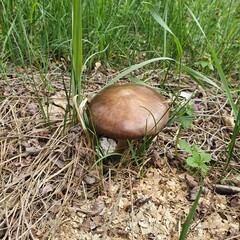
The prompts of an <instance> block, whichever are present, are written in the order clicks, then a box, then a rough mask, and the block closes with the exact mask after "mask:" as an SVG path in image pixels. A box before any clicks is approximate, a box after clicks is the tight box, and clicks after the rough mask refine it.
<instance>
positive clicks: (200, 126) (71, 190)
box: [0, 73, 240, 239]
mask: <svg viewBox="0 0 240 240" xmlns="http://www.w3.org/2000/svg"><path fill="white" fill-rule="evenodd" d="M50 75H51V74H50ZM36 76H37V74H36ZM48 77H49V79H51V76H48ZM52 77H53V76H52ZM54 77H56V76H54ZM59 78H61V77H59ZM96 78H97V81H96ZM139 78H141V76H139ZM149 78H150V80H151V83H152V84H153V85H154V84H157V82H158V81H159V79H156V78H158V76H157V75H156V74H150V75H149ZM104 79H105V76H103V74H101V73H98V74H97V75H95V76H92V78H91V79H90V80H89V86H88V89H89V91H91V92H92V91H95V90H97V89H99V88H101V86H102V85H103V84H104V82H105V81H106V79H105V80H104ZM2 80H3V79H0V97H1V98H0V178H1V179H0V206H1V208H0V238H1V239H50V238H53V239H70V238H71V239H92V238H93V237H94V239H103V238H102V236H105V237H104V239H115V238H114V237H118V239H137V238H138V239H158V238H157V237H161V239H177V236H179V231H180V229H181V224H182V223H183V221H184V219H185V218H186V214H187V212H188V210H189V208H190V206H191V204H192V202H191V201H189V200H188V197H187V195H188V192H189V189H191V186H190V184H189V182H188V181H187V180H186V177H187V176H188V175H187V174H186V169H185V167H184V162H185V159H186V155H185V153H183V152H179V154H178V155H175V152H174V147H175V146H174V144H175V138H176V132H177V129H178V126H179V125H178V123H174V124H172V125H171V126H169V127H167V128H166V129H164V131H163V133H162V134H161V135H160V136H159V137H158V139H157V141H156V142H154V143H153V144H152V146H151V148H150V150H149V151H148V153H147V156H146V157H145V158H144V159H145V160H144V161H146V166H145V170H146V172H145V176H144V177H143V179H140V178H139V169H137V168H136V166H134V164H130V165H128V166H126V168H124V165H121V166H120V167H118V168H117V167H111V166H106V169H105V167H104V169H100V170H99V171H98V170H97V169H92V167H91V166H92V165H93V163H94V161H95V160H94V154H93V151H92V150H91V149H90V148H89V147H88V145H87V140H86V138H85V136H84V134H83V133H82V130H81V128H80V127H79V125H75V126H72V127H71V124H70V122H68V124H67V127H66V128H64V121H63V113H62V112H61V111H58V110H57V109H59V105H61V104H60V103H59V102H58V104H57V105H58V107H57V108H53V109H52V110H51V114H52V118H51V128H49V126H48V125H47V124H46V123H45V122H44V121H43V119H42V115H41V113H40V109H39V105H38V104H37V101H36V98H35V95H34V91H33V90H32V88H31V86H29V85H28V84H27V83H26V82H25V86H24V87H23V81H22V76H14V75H12V74H9V75H8V80H9V81H2ZM10 80H11V81H10ZM65 80H66V81H68V80H69V79H68V77H65ZM123 81H125V80H123ZM189 81H190V80H187V79H186V77H184V79H183V81H182V84H181V86H180V87H181V91H189V92H192V89H194V88H195V86H193V85H192V84H190V82H189ZM60 82H61V81H60ZM41 85H42V83H39V85H38V86H39V87H41ZM59 86H61V84H59V82H56V85H55V86H54V87H55V90H56V92H58V93H59V91H61V90H62V89H61V88H62V87H59ZM168 86H169V87H168V88H169V89H168V90H169V92H171V91H173V89H175V88H176V89H177V84H175V83H174V81H173V80H169V85H168ZM51 95H55V96H56V93H52V94H51ZM40 98H41V101H42V103H43V104H44V102H46V101H49V99H50V96H48V98H46V96H45V95H44V94H42V93H41V92H40ZM53 101H54V100H53ZM194 103H196V104H197V103H198V104H200V105H201V109H200V110H199V112H198V113H199V116H198V117H196V119H195V120H194V128H193V129H189V130H186V131H183V132H182V135H181V136H182V139H185V140H189V142H195V143H196V144H197V145H198V146H200V147H201V148H202V149H204V150H206V151H207V152H209V153H211V155H212V159H213V161H212V162H213V163H216V167H215V168H214V169H213V171H212V172H211V174H210V175H209V176H208V178H206V180H205V186H206V187H207V188H208V189H209V191H210V193H208V194H206V195H205V196H203V198H202V203H200V206H199V210H198V212H197V216H196V218H195V219H194V224H193V227H192V229H191V233H190V238H189V239H199V236H200V235H201V234H202V235H201V236H202V237H203V238H204V239H227V237H229V239H234V238H230V237H233V236H237V234H239V233H238V231H239V229H237V228H239V214H240V213H239V205H236V206H237V207H236V206H234V205H233V200H232V199H234V197H235V200H234V201H236V198H237V197H238V198H237V199H238V200H237V201H239V195H236V196H230V197H228V196H219V195H217V194H215V193H214V191H213V189H214V185H215V184H216V183H219V181H220V180H221V179H223V180H222V182H221V183H224V184H229V185H236V186H237V185H238V184H239V183H240V180H239V173H240V166H239V151H240V145H239V139H238V141H237V142H236V148H235V155H234V156H235V157H234V158H233V159H232V161H231V162H230V165H229V168H228V172H227V174H225V175H224V176H225V178H222V177H221V174H222V172H221V170H222V167H223V165H224V159H225V157H224V154H223V153H224V150H225V148H226V146H227V144H228V142H229V141H230V137H231V129H229V127H228V126H226V122H225V121H224V118H223V115H222V114H223V113H224V114H225V116H226V117H231V116H230V113H231V111H230V106H229V104H228V103H227V101H226V99H224V96H222V95H219V94H218V93H217V92H211V93H208V92H206V91H205V90H203V89H201V88H198V91H197V93H196V95H195V97H194ZM54 114H55V115H54ZM163 146H164V147H163ZM130 166H131V167H130ZM102 171H104V173H105V172H106V174H105V175H103V176H101V177H100V176H99V174H100V173H101V172H102ZM86 176H87V178H86ZM121 182H122V183H121ZM139 199H140V200H139ZM141 199H142V200H141ZM144 199H145V201H144ZM139 201H140V204H139ZM141 201H142V202H141ZM238 204H239V202H238ZM91 207H92V208H91ZM93 209H95V210H93ZM211 218H215V219H217V221H219V224H220V222H221V221H222V222H221V230H219V229H217V228H216V227H215V226H212V227H211V226H210V225H209V227H207V226H208V224H210V219H211ZM74 219H75V220H74ZM149 221H150V222H149ZM151 221H152V222H151ZM153 221H154V222H153ZM148 224H149V225H148ZM159 224H160V225H161V226H162V227H161V228H160V230H159V229H158V228H157V226H158V225H159ZM164 226H165V227H164ZM148 227H150V229H152V231H153V230H154V229H155V230H154V231H155V232H153V233H152V234H153V235H150V234H149V233H148V232H147V231H146V228H148ZM217 232H219V234H218V235H216V236H217V238H216V237H214V234H217ZM73 234H75V235H73ZM199 234H200V235H199ZM141 236H142V238H141ZM219 236H222V238H218V237H219ZM236 239H237V238H236Z"/></svg>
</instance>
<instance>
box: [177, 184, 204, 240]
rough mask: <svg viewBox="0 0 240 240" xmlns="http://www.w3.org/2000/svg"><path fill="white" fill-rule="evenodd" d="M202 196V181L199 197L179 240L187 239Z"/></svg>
mask: <svg viewBox="0 0 240 240" xmlns="http://www.w3.org/2000/svg"><path fill="white" fill-rule="evenodd" d="M201 194H202V180H201V183H200V189H199V192H198V194H197V197H196V199H195V201H194V203H193V205H192V208H191V210H190V212H189V214H188V216H187V219H186V221H185V223H184V225H183V228H182V231H181V234H180V237H179V240H184V239H186V237H187V233H188V229H189V227H190V225H191V222H192V219H193V217H194V215H195V212H196V208H197V205H198V202H199V199H200V197H201Z"/></svg>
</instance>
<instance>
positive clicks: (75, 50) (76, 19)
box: [72, 0, 82, 103]
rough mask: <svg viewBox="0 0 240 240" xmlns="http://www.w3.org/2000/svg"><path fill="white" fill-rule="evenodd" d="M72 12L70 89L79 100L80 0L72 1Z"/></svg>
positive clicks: (80, 54)
mask: <svg viewBox="0 0 240 240" xmlns="http://www.w3.org/2000/svg"><path fill="white" fill-rule="evenodd" d="M72 11H73V13H72V91H73V95H74V96H75V95H78V103H80V101H81V72H82V0H74V1H73V10H72Z"/></svg>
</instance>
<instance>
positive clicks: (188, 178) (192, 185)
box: [186, 174, 198, 188]
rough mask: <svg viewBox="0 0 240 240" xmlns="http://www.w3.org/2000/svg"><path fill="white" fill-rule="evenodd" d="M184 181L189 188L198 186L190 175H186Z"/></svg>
mask: <svg viewBox="0 0 240 240" xmlns="http://www.w3.org/2000/svg"><path fill="white" fill-rule="evenodd" d="M186 180H187V183H188V185H189V187H190V188H194V187H196V186H198V183H197V182H196V181H195V180H194V178H193V177H192V176H191V175H189V174H186Z"/></svg>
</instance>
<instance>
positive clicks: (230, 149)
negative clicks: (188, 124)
mask: <svg viewBox="0 0 240 240" xmlns="http://www.w3.org/2000/svg"><path fill="white" fill-rule="evenodd" d="M239 131H240V108H239V109H238V114H237V119H236V123H235V126H234V129H233V135H232V137H231V141H230V143H229V145H228V147H227V160H226V163H225V165H224V168H223V173H224V172H225V171H226V169H227V167H228V165H229V163H230V160H231V159H232V154H233V149H234V146H235V142H236V139H237V137H238V134H239Z"/></svg>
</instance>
